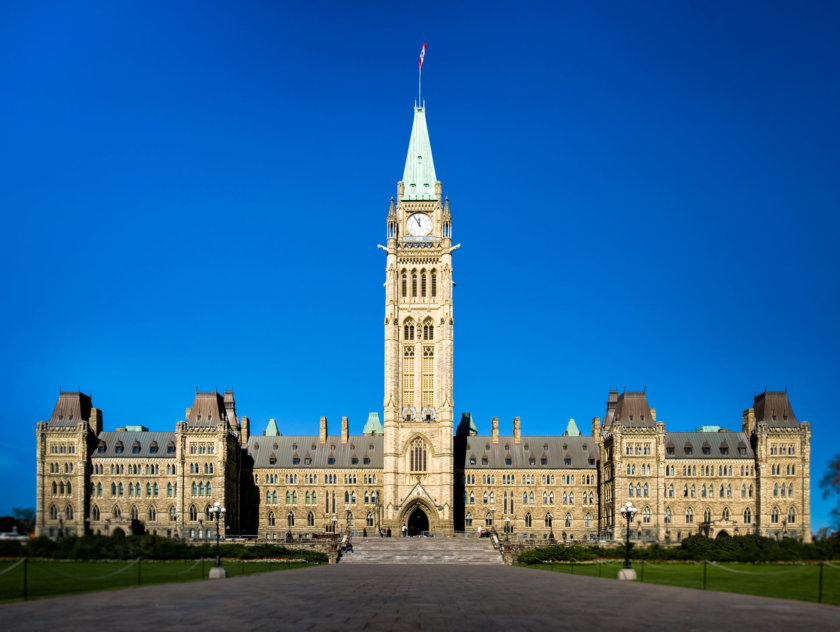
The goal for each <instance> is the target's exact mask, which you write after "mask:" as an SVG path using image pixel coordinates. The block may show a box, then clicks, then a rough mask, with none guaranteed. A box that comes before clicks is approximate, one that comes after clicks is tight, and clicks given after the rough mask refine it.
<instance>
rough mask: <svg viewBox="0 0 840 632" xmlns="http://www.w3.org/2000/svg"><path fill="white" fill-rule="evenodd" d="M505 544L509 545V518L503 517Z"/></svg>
mask: <svg viewBox="0 0 840 632" xmlns="http://www.w3.org/2000/svg"><path fill="white" fill-rule="evenodd" d="M505 543H510V517H509V516H505Z"/></svg>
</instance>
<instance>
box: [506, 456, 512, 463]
mask: <svg viewBox="0 0 840 632" xmlns="http://www.w3.org/2000/svg"><path fill="white" fill-rule="evenodd" d="M511 463H512V461H511V459H510V457H509V456H506V457H505V465H510V464H511Z"/></svg>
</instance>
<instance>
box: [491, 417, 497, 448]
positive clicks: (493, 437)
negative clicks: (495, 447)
mask: <svg viewBox="0 0 840 632" xmlns="http://www.w3.org/2000/svg"><path fill="white" fill-rule="evenodd" d="M490 441H491V442H492V443H499V418H498V417H493V429H492V436H491V438H490Z"/></svg>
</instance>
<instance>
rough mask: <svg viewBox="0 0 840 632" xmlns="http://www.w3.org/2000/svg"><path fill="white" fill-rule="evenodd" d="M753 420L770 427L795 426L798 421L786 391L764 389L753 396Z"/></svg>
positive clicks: (797, 424)
mask: <svg viewBox="0 0 840 632" xmlns="http://www.w3.org/2000/svg"><path fill="white" fill-rule="evenodd" d="M753 408H754V409H755V420H756V421H757V422H759V423H761V422H765V423H766V424H767V425H768V426H770V427H771V428H796V427H798V426H799V422H798V421H797V419H796V415H794V414H793V407H792V406H791V405H790V400H789V399H788V396H787V392H785V391H764V392H763V393H759V394H758V395H756V396H755V402H754V403H753Z"/></svg>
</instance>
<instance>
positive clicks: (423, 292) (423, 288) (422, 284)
mask: <svg viewBox="0 0 840 632" xmlns="http://www.w3.org/2000/svg"><path fill="white" fill-rule="evenodd" d="M420 296H422V297H423V298H426V271H425V270H424V271H423V274H422V275H421V276H420Z"/></svg>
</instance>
